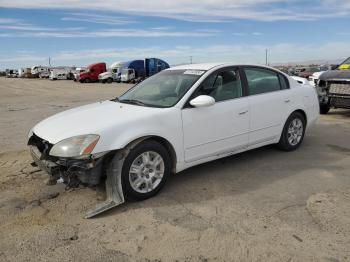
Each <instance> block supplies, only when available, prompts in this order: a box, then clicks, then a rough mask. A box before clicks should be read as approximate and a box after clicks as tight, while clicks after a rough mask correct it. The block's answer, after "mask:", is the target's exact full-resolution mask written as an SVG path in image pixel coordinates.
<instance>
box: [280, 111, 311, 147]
mask: <svg viewBox="0 0 350 262" xmlns="http://www.w3.org/2000/svg"><path fill="white" fill-rule="evenodd" d="M305 128H306V119H305V117H304V116H303V115H302V114H301V113H300V112H294V113H292V114H291V115H290V116H289V117H288V119H287V121H286V123H285V125H284V128H283V131H282V135H281V138H280V141H279V143H278V144H277V145H278V147H279V148H280V149H282V150H284V151H293V150H295V149H297V148H298V147H299V146H300V144H301V143H302V142H303V139H304V135H305Z"/></svg>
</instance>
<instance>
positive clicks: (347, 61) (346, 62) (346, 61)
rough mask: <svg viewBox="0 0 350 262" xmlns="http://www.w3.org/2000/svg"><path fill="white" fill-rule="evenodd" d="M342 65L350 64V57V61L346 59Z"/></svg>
mask: <svg viewBox="0 0 350 262" xmlns="http://www.w3.org/2000/svg"><path fill="white" fill-rule="evenodd" d="M341 64H342V65H344V64H350V57H349V58H348V59H346V60H345V61H344V62H343V63H341Z"/></svg>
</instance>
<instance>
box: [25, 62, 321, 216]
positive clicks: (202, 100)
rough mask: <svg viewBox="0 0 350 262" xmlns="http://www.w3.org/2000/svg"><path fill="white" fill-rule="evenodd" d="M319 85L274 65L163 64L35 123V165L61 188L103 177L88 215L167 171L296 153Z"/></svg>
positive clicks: (155, 187)
mask: <svg viewBox="0 0 350 262" xmlns="http://www.w3.org/2000/svg"><path fill="white" fill-rule="evenodd" d="M318 115H319V104H318V98H317V94H316V92H315V89H314V88H313V87H311V86H310V85H302V84H299V83H298V82H297V81H295V80H294V79H292V78H291V77H289V76H288V75H286V74H284V73H282V72H280V71H278V70H275V69H273V68H269V67H265V66H257V65H235V64H192V65H184V66H178V67H173V68H170V69H167V70H164V71H162V72H160V73H158V74H156V75H154V76H152V77H150V78H148V79H146V80H145V81H143V82H141V83H139V84H138V85H136V86H134V87H132V88H131V89H129V90H128V91H127V92H125V93H124V94H123V95H121V96H120V97H118V98H115V99H112V100H110V101H104V102H98V103H94V104H90V105H86V106H82V107H78V108H75V109H71V110H68V111H65V112H62V113H59V114H57V115H54V116H52V117H49V118H47V119H45V120H43V121H42V122H40V123H39V124H37V125H36V126H35V127H34V128H33V129H32V130H31V131H30V134H29V141H28V145H29V146H30V149H31V154H32V156H33V159H34V162H35V163H36V164H37V165H38V166H39V167H40V168H41V169H42V170H45V171H46V172H47V173H49V174H50V175H51V178H52V179H51V181H52V182H53V183H54V182H55V181H56V180H58V179H61V180H63V181H64V182H65V183H66V184H67V186H77V185H79V184H87V185H96V184H98V183H100V180H101V179H103V178H104V177H107V179H106V181H107V183H106V186H107V187H106V189H107V200H106V201H105V202H104V203H102V204H101V205H99V206H98V207H97V208H96V209H95V210H92V211H91V212H90V213H88V215H87V217H92V216H94V215H96V214H98V213H101V212H103V211H105V210H107V209H109V208H111V207H114V206H116V205H118V204H120V203H123V202H124V196H126V197H128V198H133V199H146V198H149V197H152V196H154V195H155V194H156V193H157V192H158V191H159V190H160V189H161V188H162V187H163V186H164V184H165V182H166V180H167V177H168V176H169V175H170V174H171V173H177V172H180V171H182V170H184V169H186V168H189V167H192V166H195V165H198V164H201V163H204V162H208V161H212V160H215V159H218V158H222V157H226V156H229V155H233V154H236V153H239V152H243V151H247V150H251V149H254V148H257V147H261V146H265V145H268V144H277V145H278V147H279V148H280V149H282V150H285V151H291V150H295V149H297V148H298V147H299V146H300V144H301V143H302V141H303V138H304V134H305V131H306V130H307V129H308V127H310V126H311V125H312V124H313V123H314V122H315V121H316V119H317V117H318Z"/></svg>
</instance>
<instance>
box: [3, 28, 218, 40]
mask: <svg viewBox="0 0 350 262" xmlns="http://www.w3.org/2000/svg"><path fill="white" fill-rule="evenodd" d="M0 28H7V29H10V27H7V26H4V27H2V26H0ZM11 28H12V29H14V30H22V31H33V32H22V31H19V32H12V33H7V34H6V35H5V36H3V37H31V38H33V37H41V38H47V37H56V38H94V37H97V38H100V37H118V38H122V37H123V38H124V37H147V38H150V37H151V38H152V37H206V36H213V35H215V33H214V32H197V31H189V32H187V31H166V30H159V29H150V30H147V29H105V30H97V31H78V30H72V28H68V29H67V28H62V29H58V28H56V29H55V30H53V29H51V28H44V29H43V30H39V28H36V27H24V28H23V29H20V28H21V27H17V26H13V27H11ZM73 29H76V28H73ZM36 31H37V32H36ZM0 37H1V35H0Z"/></svg>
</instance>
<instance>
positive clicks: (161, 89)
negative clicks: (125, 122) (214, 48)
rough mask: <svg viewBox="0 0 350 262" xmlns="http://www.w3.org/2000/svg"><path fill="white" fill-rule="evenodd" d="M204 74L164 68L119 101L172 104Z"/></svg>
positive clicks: (156, 104) (161, 104)
mask: <svg viewBox="0 0 350 262" xmlns="http://www.w3.org/2000/svg"><path fill="white" fill-rule="evenodd" d="M203 74H204V71H197V70H195V71H193V70H165V71H162V72H160V73H158V74H156V75H154V76H152V77H150V78H148V79H146V80H145V81H143V82H141V83H140V84H138V85H136V86H135V87H133V88H131V89H130V90H129V91H127V92H126V93H125V94H123V95H122V96H120V97H119V101H120V102H126V103H128V102H129V103H133V104H138V105H141V104H143V105H145V106H152V107H172V106H174V105H175V104H176V103H177V102H178V101H179V100H180V99H181V98H182V97H183V96H184V95H185V94H186V92H187V91H188V90H189V89H190V88H191V86H193V84H194V83H195V82H196V81H197V80H198V79H199V78H200V77H201V75H203Z"/></svg>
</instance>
